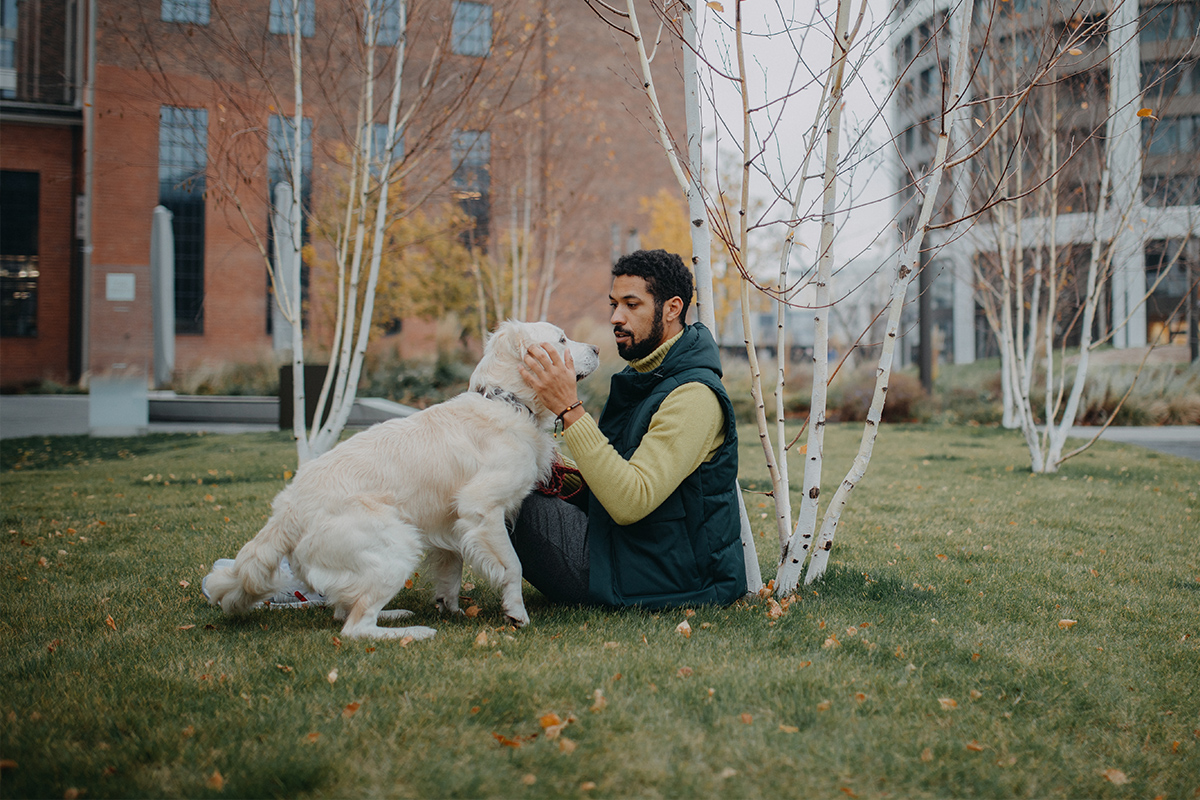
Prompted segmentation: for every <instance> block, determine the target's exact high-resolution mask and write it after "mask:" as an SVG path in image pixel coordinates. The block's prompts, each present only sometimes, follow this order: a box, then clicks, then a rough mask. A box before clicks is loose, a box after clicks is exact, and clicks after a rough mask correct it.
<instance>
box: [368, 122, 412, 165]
mask: <svg viewBox="0 0 1200 800" xmlns="http://www.w3.org/2000/svg"><path fill="white" fill-rule="evenodd" d="M387 133H388V126H387V123H386V122H376V123H375V124H374V125H372V126H371V174H373V175H374V176H375V177H377V178H378V177H379V175H380V173H381V172H382V170H383V154H384V151H385V150H387ZM403 160H404V131H399V132H397V134H396V142H395V144H393V145H392V166H393V167H395V166H396V165H397V164H399V163H400V162H401V161H403Z"/></svg>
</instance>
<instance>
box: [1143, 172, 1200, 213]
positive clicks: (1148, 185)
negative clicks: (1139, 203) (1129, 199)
mask: <svg viewBox="0 0 1200 800" xmlns="http://www.w3.org/2000/svg"><path fill="white" fill-rule="evenodd" d="M1142 200H1143V201H1144V202H1145V203H1146V205H1148V206H1150V207H1152V208H1162V207H1164V206H1194V205H1200V176H1197V175H1173V176H1170V177H1168V176H1166V175H1156V176H1147V177H1145V178H1143V179H1142Z"/></svg>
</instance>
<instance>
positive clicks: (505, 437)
mask: <svg viewBox="0 0 1200 800" xmlns="http://www.w3.org/2000/svg"><path fill="white" fill-rule="evenodd" d="M538 343H546V344H549V345H551V346H553V347H554V348H556V349H557V350H558V351H559V353H560V354H562V353H564V352H565V351H566V350H568V349H569V350H570V351H571V356H572V358H573V359H574V361H575V371H576V379H579V378H583V377H585V376H586V375H588V374H590V373H591V372H592V370H594V369H595V368H596V366H597V364H598V358H597V355H598V353H599V350H598V349H597V348H596V347H595V346H593V345H588V344H581V343H579V342H573V341H570V340H569V339H567V337H566V336H565V335H564V334H563V332H562V330H561V329H560V328H558V327H556V326H554V325H551V324H549V323H546V322H531V323H523V322H512V321H509V322H505V323H503V324H502V325H501V326H500V327H499V328H498V329H497V330H496V332H495V333H494V334H492V336H491V337H489V339H488V342H487V347H486V348H485V350H484V354H483V359H482V360H481V361H480V362H479V365H478V366H477V367H476V368H475V371H474V372H473V373H472V375H471V383H470V390H469V391H467V392H464V393H463V394H460V395H459V396H457V397H455V398H452V399H450V400H448V401H446V402H444V403H440V404H438V405H435V406H432V407H430V408H428V409H426V410H424V411H420V412H418V413H416V414H413V415H412V416H410V417H407V418H405V419H395V420H389V421H387V422H382V423H380V424H378V425H375V426H373V427H371V428H369V429H367V430H366V431H363V432H362V433H359V434H357V435H356V436H354V437H352V438H350V439H348V440H346V441H345V442H343V443H341V444H339V445H338V446H337V447H335V448H334V449H332V450H330V451H329V452H328V453H325V454H324V455H322V456H321V457H320V458H317V459H314V460H313V461H310V462H309V463H307V464H305V465H304V466H302V467H301V468H300V469H299V470H297V472H296V477H295V479H294V480H293V481H292V483H291V485H289V486H288V487H287V488H285V489H284V490H283V491H282V492H280V493H279V494H278V495H277V496H276V498H275V501H274V503H273V504H272V511H273V513H272V514H271V518H270V519H269V520H267V524H266V525H265V526H264V527H263V529H262V530H261V531H259V533H258V535H257V536H255V537H254V538H253V539H251V540H250V541H249V542H247V543H246V545H245V546H243V547H242V549H241V551H240V552H239V553H238V556H237V560H236V561H235V562H234V564H233V565H232V566H228V565H225V566H219V567H217V568H216V569H214V570H213V572H212V573H211V574H209V576H208V577H207V579H206V581H205V588H206V591H207V594H208V597H209V602H210V603H212V604H213V605H220V606H221V608H222V609H223V610H224V611H225V612H226V613H229V614H236V613H241V612H245V611H247V610H249V609H250V608H251V607H252V606H253V605H255V604H256V603H258V602H260V601H261V600H263V599H264V598H266V597H269V596H270V595H271V594H272V593H274V592H275V590H276V589H277V588H278V587H277V584H278V583H279V580H280V575H279V565H280V561H281V560H282V559H283V558H284V557H287V558H288V559H289V562H290V564H291V567H292V570H293V571H294V572H295V574H296V576H297V577H298V578H299V579H300V580H302V581H304V582H305V583H307V584H308V585H309V586H311V587H313V588H314V589H315V590H316V591H318V592H320V593H321V594H324V595H325V596H326V597H327V598H328V602H329V604H330V605H333V606H334V609H335V618H336V619H345V626H344V627H343V628H342V635H344V636H348V637H352V638H355V637H358V638H377V639H390V638H400V637H404V636H412V637H413V638H415V639H424V638H428V637H430V636H433V635H434V633H435V632H436V631H435V630H434V629H432V628H427V627H424V626H415V627H408V628H383V627H380V626H379V624H378V622H379V620H385V619H396V618H398V617H403V616H408V615H409V614H410V613H411V612H408V611H402V610H394V611H383V610H382V609H383V607H384V606H385V605H387V603H388V602H389V601H390V600H391V599H392V597H394V596H395V595H396V593H397V592H399V591H400V589H401V588H403V586H404V583H405V581H406V580H408V579H409V578H410V577H411V576H412V574H413V570H415V569H416V567H417V565H418V563H419V561H420V559H421V556H422V554H423V553H425V552H428V554H429V561H430V564H431V567H432V572H433V581H434V593H435V600H436V602H437V606H438V608H439V609H441V610H442V611H450V612H457V611H458V595H459V591H460V590H461V588H462V565H463V561H464V560H465V561H466V562H467V563H469V564H471V565H472V566H473V567H474V568H475V569H477V570H479V571H480V572H481V573H483V575H485V576H486V577H487V579H488V580H489V581H491V582H492V583H493V584H495V585H496V586H498V587H499V588H500V589H501V590H502V592H503V606H504V613H505V614H507V615H508V617H509V618H510V619H511V620H512V621H513V623H515V624H516V625H524V624H526V623H528V622H529V615H528V614H527V613H526V612H525V603H524V600H523V599H522V597H521V562H520V561H519V560H518V559H517V554H516V553H515V552H514V551H513V547H512V543H511V542H510V541H509V537H508V531H507V529H506V527H505V521H506V520H512V519H513V518H514V517H515V516H516V513H517V511H518V509H519V508H520V506H521V502H522V501H523V500H524V499H525V497H526V495H528V494H529V492H530V491H531V490H532V489H533V487H534V486H535V485H536V484H537V483H538V482H539V481H541V480H544V479H545V478H546V477H547V476H548V475H549V473H550V466H551V463H552V462H553V459H554V452H555V445H554V438H553V436H552V435H551V431H552V429H553V424H554V419H555V414H556V413H558V412H559V411H561V410H562V409H547V408H546V407H545V406H543V405H542V404H541V403H540V402H539V401H538V399H537V395H536V394H535V393H534V392H533V390H532V389H530V388H529V387H528V386H527V385H526V384H525V382H524V381H523V380H522V379H521V376H520V373H519V372H518V369H517V368H518V365H519V364H521V363H522V360H523V358H524V356H525V353H526V352H527V350H528V348H529V347H530V345H534V344H538Z"/></svg>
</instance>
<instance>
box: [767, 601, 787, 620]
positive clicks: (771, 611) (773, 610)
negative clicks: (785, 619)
mask: <svg viewBox="0 0 1200 800" xmlns="http://www.w3.org/2000/svg"><path fill="white" fill-rule="evenodd" d="M782 616H783V606H781V605H779V603H777V602H776V601H775V598H774V597H768V598H767V619H779V618H780V617H782Z"/></svg>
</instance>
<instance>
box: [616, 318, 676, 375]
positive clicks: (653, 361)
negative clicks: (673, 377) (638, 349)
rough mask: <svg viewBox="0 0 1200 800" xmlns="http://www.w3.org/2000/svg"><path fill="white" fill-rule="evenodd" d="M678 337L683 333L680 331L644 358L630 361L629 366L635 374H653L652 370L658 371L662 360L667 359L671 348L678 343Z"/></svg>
mask: <svg viewBox="0 0 1200 800" xmlns="http://www.w3.org/2000/svg"><path fill="white" fill-rule="evenodd" d="M685 330H686V328H685ZM680 336H683V331H680V332H679V333H677V334H675V335H674V336H672V337H671V338H670V339H667V340H666V341H665V342H663V343H662V344H660V345H659V346H658V348H657V349H656V350H655V351H654V352H653V353H651V354H650V355H648V356H646V357H645V358H638V359H634V360H633V361H630V362H629V366H631V367H633V369H634V371H635V372H653V371H654V370H656V369H658V367H659V365H660V364H662V362H663V359H665V358H666V357H667V353H668V352H670V350H671V347H672V346H673V345H674V344H675V343H676V342H677V341H679V337H680Z"/></svg>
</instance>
